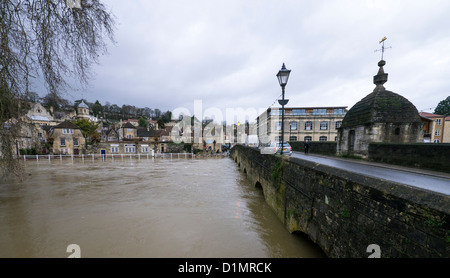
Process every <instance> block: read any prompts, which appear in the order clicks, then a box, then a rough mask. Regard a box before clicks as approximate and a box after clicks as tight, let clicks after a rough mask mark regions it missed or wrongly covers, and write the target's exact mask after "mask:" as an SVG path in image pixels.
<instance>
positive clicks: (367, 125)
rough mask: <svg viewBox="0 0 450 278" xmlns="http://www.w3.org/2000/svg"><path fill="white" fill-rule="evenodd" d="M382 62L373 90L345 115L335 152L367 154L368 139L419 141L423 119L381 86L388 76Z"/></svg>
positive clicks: (398, 97)
mask: <svg viewBox="0 0 450 278" xmlns="http://www.w3.org/2000/svg"><path fill="white" fill-rule="evenodd" d="M385 64H386V62H385V61H384V60H381V61H380V62H379V63H378V66H379V67H380V68H379V70H378V74H377V75H375V76H374V77H373V82H374V84H375V85H376V87H375V89H374V90H373V92H372V93H370V94H369V95H367V96H366V97H365V98H363V99H362V100H361V101H359V102H358V103H356V104H355V105H354V106H353V107H352V108H351V109H350V110H349V111H348V112H347V114H346V115H345V117H344V120H343V121H342V126H341V128H340V130H339V135H338V144H337V152H338V154H341V155H356V156H362V157H367V154H368V149H369V143H371V142H393V143H394V142H395V143H416V142H423V123H422V121H421V118H420V116H419V112H418V111H417V108H416V107H415V106H414V105H413V104H412V103H411V102H409V101H408V100H407V99H406V98H404V97H402V96H401V95H398V94H396V93H393V92H391V91H388V90H386V89H385V88H384V86H383V84H384V83H386V82H387V79H388V74H387V73H384V69H383V66H384V65H385Z"/></svg>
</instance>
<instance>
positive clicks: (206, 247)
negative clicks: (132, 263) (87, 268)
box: [0, 158, 323, 258]
mask: <svg viewBox="0 0 450 278" xmlns="http://www.w3.org/2000/svg"><path fill="white" fill-rule="evenodd" d="M72 243H74V244H77V245H79V246H80V249H81V257H166V258H170V257H194V258H196V257H218V258H220V257H225V258H231V257H257V258H265V257H322V256H323V253H322V252H321V250H320V249H319V248H318V247H317V246H315V245H314V244H313V243H312V242H310V241H308V240H307V239H305V238H302V237H299V236H297V235H292V234H290V233H289V232H288V231H287V230H286V229H285V228H284V226H283V225H282V223H281V222H280V221H279V220H278V219H277V218H276V216H275V214H274V213H273V212H272V211H271V209H270V208H269V207H268V205H267V204H266V203H265V201H264V196H263V194H262V190H261V189H257V188H255V187H253V186H252V185H250V184H249V183H248V182H247V181H246V179H245V176H244V175H243V174H242V173H241V172H239V171H238V170H237V167H236V165H235V163H234V162H233V161H232V160H230V159H226V158H225V159H207V160H192V159H187V160H185V159H174V160H161V159H157V160H123V161H106V162H101V161H67V160H66V161H64V160H63V161H58V160H56V161H38V162H37V161H27V162H26V163H25V173H24V180H23V181H8V182H6V184H2V185H1V186H0V246H1V248H0V257H67V256H69V255H70V254H69V253H67V252H66V248H67V246H68V245H69V244H72Z"/></svg>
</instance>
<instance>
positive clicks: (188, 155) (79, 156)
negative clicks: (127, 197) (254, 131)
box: [18, 153, 228, 161]
mask: <svg viewBox="0 0 450 278" xmlns="http://www.w3.org/2000/svg"><path fill="white" fill-rule="evenodd" d="M224 156H228V155H227V153H215V154H211V153H207V154H193V153H155V154H153V156H152V154H150V153H144V154H140V153H139V154H135V153H129V154H127V153H125V154H72V155H66V154H45V155H20V156H19V157H18V158H20V159H23V160H24V161H27V160H37V161H39V160H55V159H58V160H63V159H71V160H75V159H77V160H124V159H138V160H140V159H153V158H162V159H195V158H207V157H224Z"/></svg>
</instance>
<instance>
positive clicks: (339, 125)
mask: <svg viewBox="0 0 450 278" xmlns="http://www.w3.org/2000/svg"><path fill="white" fill-rule="evenodd" d="M341 126H342V121H337V122H336V129H338V128H340V127H341Z"/></svg>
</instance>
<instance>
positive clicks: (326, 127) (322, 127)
mask: <svg viewBox="0 0 450 278" xmlns="http://www.w3.org/2000/svg"><path fill="white" fill-rule="evenodd" d="M327 129H328V122H320V130H327Z"/></svg>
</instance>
